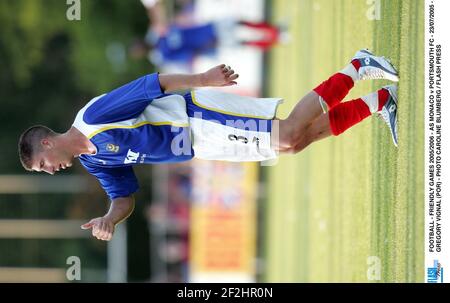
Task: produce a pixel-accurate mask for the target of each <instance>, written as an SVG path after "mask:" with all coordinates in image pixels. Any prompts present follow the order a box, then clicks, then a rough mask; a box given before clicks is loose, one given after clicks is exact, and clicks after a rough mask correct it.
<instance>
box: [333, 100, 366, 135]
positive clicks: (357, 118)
mask: <svg viewBox="0 0 450 303" xmlns="http://www.w3.org/2000/svg"><path fill="white" fill-rule="evenodd" d="M328 115H329V116H328V117H329V119H330V128H331V133H332V134H333V135H335V136H338V135H340V134H342V133H343V132H344V131H346V130H347V129H349V128H350V127H352V126H353V125H355V124H357V123H358V122H361V121H362V120H363V119H364V118H367V117H368V116H370V115H371V114H370V110H369V107H368V106H367V105H366V103H365V102H364V101H363V100H362V99H361V98H359V99H355V100H352V101H348V102H344V103H341V104H339V105H337V106H335V107H334V108H332V109H331V110H330V111H329V113H328Z"/></svg>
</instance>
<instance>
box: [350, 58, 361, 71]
mask: <svg viewBox="0 0 450 303" xmlns="http://www.w3.org/2000/svg"><path fill="white" fill-rule="evenodd" d="M351 63H352V65H353V66H354V67H355V69H356V71H359V68H360V67H361V63H360V62H359V60H356V59H355V60H352V62H351Z"/></svg>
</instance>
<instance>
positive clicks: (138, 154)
mask: <svg viewBox="0 0 450 303" xmlns="http://www.w3.org/2000/svg"><path fill="white" fill-rule="evenodd" d="M237 78H238V75H237V74H235V73H234V71H233V70H232V69H231V68H230V67H228V66H225V65H219V66H216V67H214V68H212V69H210V70H208V71H206V72H205V73H200V74H192V75H179V74H158V73H154V74H149V75H146V76H144V77H141V78H139V79H137V80H134V81H132V82H130V83H128V84H126V85H124V86H122V87H119V88H117V89H115V90H113V91H111V92H109V93H106V94H103V95H100V96H98V97H96V98H94V99H92V100H91V101H90V102H88V103H87V104H86V105H85V106H84V107H83V108H82V109H81V110H80V111H79V112H78V114H77V116H76V118H75V121H74V122H73V125H72V127H71V128H70V129H69V130H67V131H66V132H64V133H56V132H54V131H52V130H51V129H49V128H47V127H45V126H39V125H38V126H33V127H31V128H28V129H27V130H26V131H25V132H24V133H23V134H22V135H21V137H20V139H19V157H20V160H21V162H22V165H23V166H24V168H25V169H27V170H29V171H38V172H43V171H44V172H47V173H49V174H52V175H53V174H54V173H55V172H57V171H59V170H60V169H65V168H67V167H70V166H71V165H72V161H73V159H74V158H78V159H79V161H80V162H81V164H82V165H83V166H84V167H85V168H86V170H87V171H88V172H89V173H91V174H92V175H94V176H95V177H97V179H98V180H99V182H100V184H101V186H102V187H103V189H104V190H105V192H106V193H107V194H108V196H109V198H110V199H111V205H110V208H109V211H108V213H107V214H106V215H105V216H103V217H99V218H95V219H92V220H91V221H89V222H88V223H86V224H84V225H83V226H82V228H84V229H90V228H92V235H93V236H95V237H96V238H98V239H101V240H110V239H111V237H112V235H113V233H114V228H115V226H116V224H118V223H120V222H122V221H123V220H125V219H126V218H127V217H128V216H129V215H130V214H131V213H132V211H133V209H134V198H133V193H135V192H136V191H137V190H138V183H137V180H136V177H135V175H134V173H133V168H132V167H133V165H136V164H141V163H142V164H153V163H161V162H166V163H167V162H180V161H187V160H190V159H192V158H193V157H196V158H200V159H209V160H228V161H264V160H269V159H274V158H276V157H277V155H278V153H298V152H299V151H301V150H303V149H304V148H306V147H307V146H308V145H310V144H311V143H312V142H314V141H317V140H320V139H323V138H326V137H328V136H330V135H334V136H338V135H340V134H341V133H343V132H344V131H345V130H346V129H348V128H350V127H352V126H353V125H355V124H357V123H359V122H360V121H362V120H363V119H364V118H366V117H368V116H370V115H371V114H373V113H379V114H380V115H381V117H382V118H383V119H384V120H385V121H386V123H387V124H388V126H389V130H390V132H391V134H392V139H393V141H394V144H395V145H397V92H396V90H397V89H396V86H394V85H391V86H386V87H384V88H382V89H380V90H378V91H376V92H374V93H371V94H369V95H367V96H364V97H361V98H358V99H354V100H351V101H348V102H342V100H343V99H344V97H345V96H346V95H347V93H348V92H349V90H350V89H351V88H352V87H353V85H354V83H355V82H356V81H358V80H364V79H389V80H392V81H398V74H397V72H396V71H395V69H394V67H393V66H392V65H391V64H390V63H389V62H388V61H387V60H386V59H385V58H384V57H376V56H374V55H373V54H372V53H370V52H369V51H367V50H360V51H358V52H357V53H356V55H355V56H354V58H353V59H352V60H351V62H350V63H349V64H348V65H347V66H346V67H344V68H343V69H342V70H341V71H340V72H338V73H336V74H334V75H332V76H331V77H330V78H329V79H328V80H326V81H324V82H323V83H321V84H320V85H319V86H317V87H316V88H315V89H314V90H312V91H311V92H309V93H308V94H307V95H306V96H304V97H303V98H302V99H301V100H300V101H299V102H298V104H297V105H296V106H295V107H294V109H293V110H292V112H291V113H290V115H289V116H288V117H287V118H286V119H278V118H276V109H277V106H278V105H279V104H280V102H281V101H282V99H279V98H250V97H242V96H238V95H234V94H229V93H224V92H222V91H220V90H211V89H199V90H193V91H191V92H190V93H188V94H185V95H178V94H166V93H165V92H167V91H175V90H180V89H187V88H192V87H206V86H230V85H235V84H236V81H235V80H236V79H237Z"/></svg>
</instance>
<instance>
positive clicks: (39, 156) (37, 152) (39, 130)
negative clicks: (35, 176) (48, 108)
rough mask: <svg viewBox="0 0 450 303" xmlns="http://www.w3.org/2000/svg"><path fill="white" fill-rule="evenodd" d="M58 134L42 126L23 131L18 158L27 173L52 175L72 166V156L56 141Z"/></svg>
mask: <svg viewBox="0 0 450 303" xmlns="http://www.w3.org/2000/svg"><path fill="white" fill-rule="evenodd" d="M59 135H60V134H58V133H56V132H54V131H53V130H51V129H50V128H48V127H46V126H43V125H36V126H32V127H30V128H28V129H27V130H25V131H24V132H23V133H22V135H21V136H20V138H19V158H20V162H21V163H22V166H23V167H24V168H25V169H26V170H28V171H38V172H41V171H44V172H46V173H49V174H52V175H53V174H54V173H55V171H59V170H60V169H61V168H63V169H65V168H66V167H69V166H72V164H71V161H72V158H73V157H72V155H71V154H70V152H69V151H67V149H66V148H64V145H62V144H61V143H60V140H58V136H59Z"/></svg>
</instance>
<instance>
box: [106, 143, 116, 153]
mask: <svg viewBox="0 0 450 303" xmlns="http://www.w3.org/2000/svg"><path fill="white" fill-rule="evenodd" d="M106 150H107V151H109V152H113V153H117V152H119V146H118V145H114V144H111V143H108V144H106Z"/></svg>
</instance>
